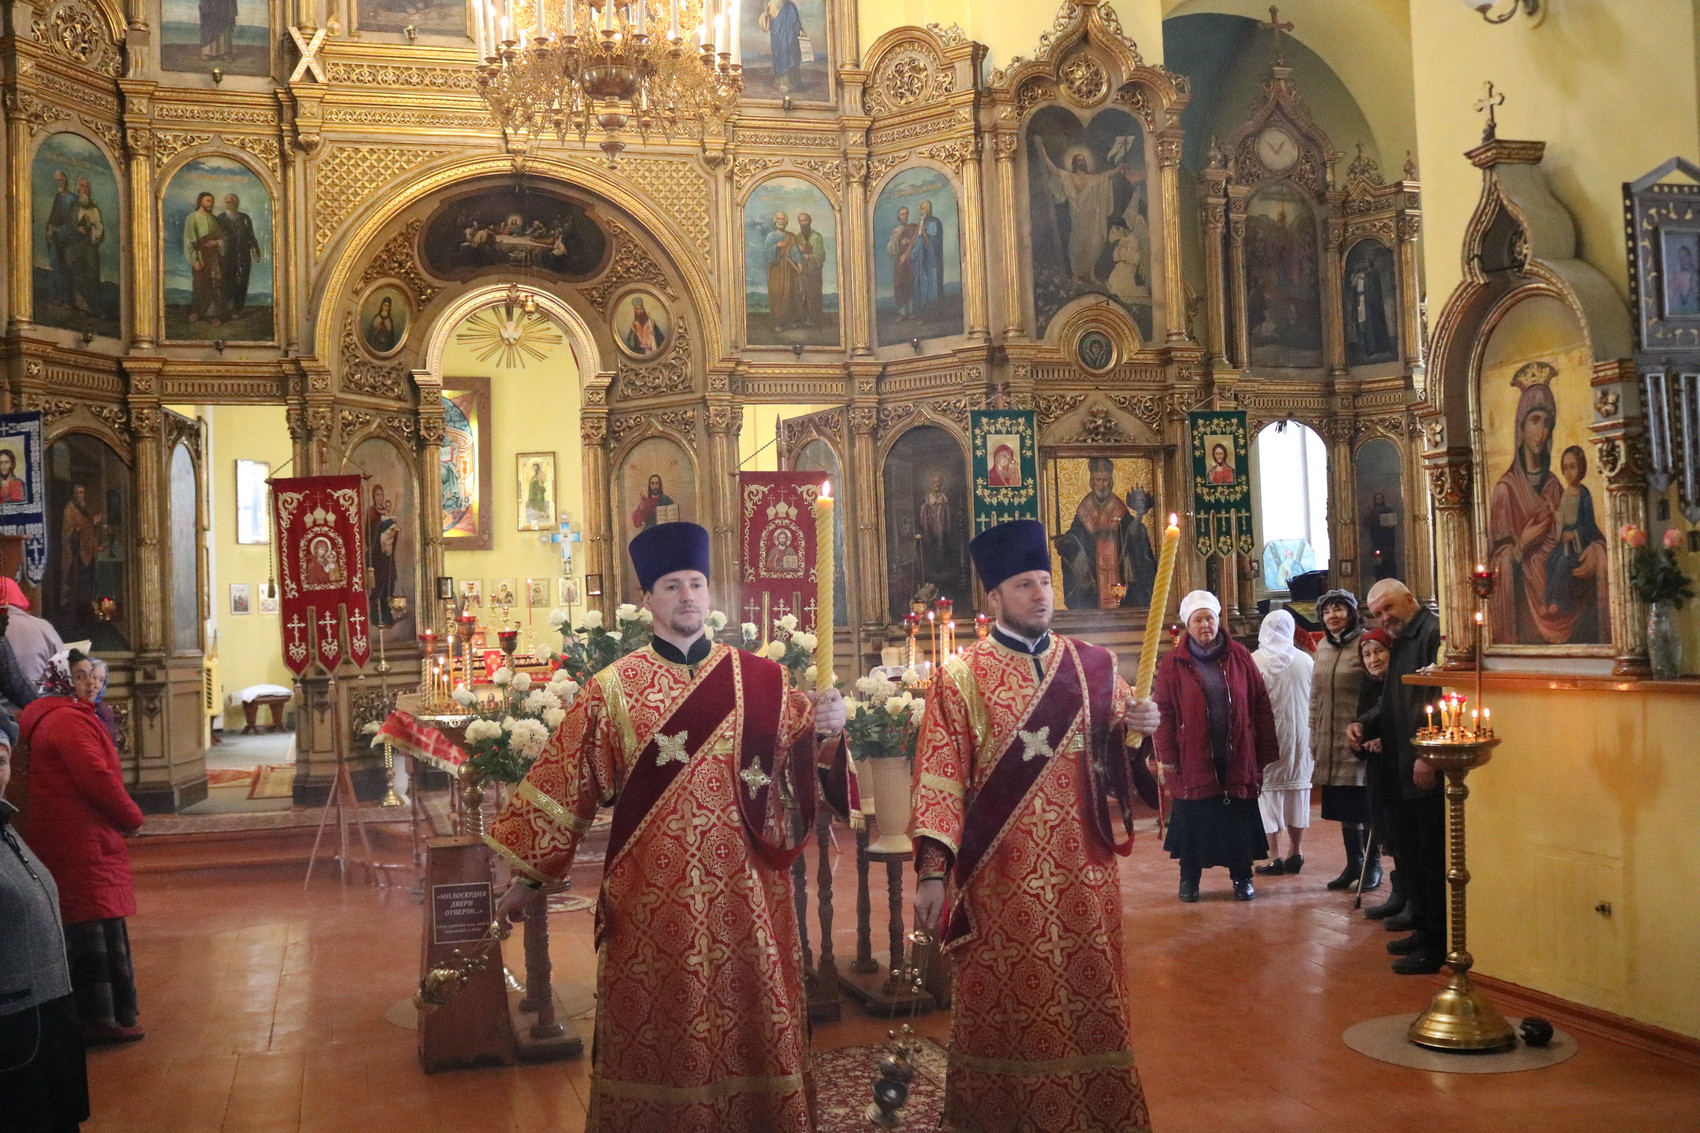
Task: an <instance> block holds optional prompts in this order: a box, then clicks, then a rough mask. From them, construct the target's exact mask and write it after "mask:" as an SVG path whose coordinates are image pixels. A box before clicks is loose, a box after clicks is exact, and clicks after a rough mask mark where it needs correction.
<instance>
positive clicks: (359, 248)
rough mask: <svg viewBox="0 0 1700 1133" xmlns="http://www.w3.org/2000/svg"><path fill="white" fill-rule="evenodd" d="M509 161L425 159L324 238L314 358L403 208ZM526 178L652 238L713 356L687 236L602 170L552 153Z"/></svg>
mask: <svg viewBox="0 0 1700 1133" xmlns="http://www.w3.org/2000/svg"><path fill="white" fill-rule="evenodd" d="M513 173H514V168H513V160H512V158H510V157H507V156H505V155H501V154H490V155H486V156H480V157H463V158H457V159H454V160H451V161H447V162H444V163H438V164H431V165H427V166H425V167H423V168H422V169H420V170H416V171H414V172H412V173H410V174H408V175H406V176H405V177H403V178H402V179H401V180H400V181H399V182H398V183H396V185H395V186H394V187H393V188H392V189H390V190H388V191H386V193H385V194H384V196H383V197H382V199H381V200H379V201H377V202H375V203H373V204H371V205H370V206H369V207H368V208H367V209H366V211H365V212H364V213H361V212H360V211H358V210H357V211H356V213H355V216H356V217H357V218H358V219H357V220H356V221H355V222H354V224H353V227H352V228H349V229H348V230H347V232H346V234H345V235H344V236H343V238H342V239H341V240H339V241H335V242H333V243H332V245H331V246H330V248H329V249H328V251H327V255H328V256H329V257H330V263H331V267H330V270H329V271H328V272H326V273H325V274H324V275H322V276H321V277H320V279H319V281H318V283H317V285H316V287H315V289H314V294H313V295H312V296H311V297H310V298H309V301H308V303H307V304H306V306H307V307H308V308H309V309H311V310H314V311H316V312H317V315H316V317H315V321H316V326H315V328H314V335H313V342H312V348H313V353H314V355H315V356H317V357H319V358H331V357H334V356H335V353H336V348H337V341H336V340H337V335H338V334H339V329H338V324H337V323H336V321H335V315H336V309H337V305H338V304H339V303H340V302H342V300H343V297H344V293H345V292H346V291H347V290H348V288H349V286H350V277H351V276H352V275H353V274H354V272H356V271H357V270H359V268H360V266H361V265H362V264H364V262H365V261H366V260H367V259H368V258H370V255H371V254H372V253H374V252H375V251H376V250H377V248H378V247H379V241H380V239H382V238H386V235H385V233H386V229H387V228H388V226H389V225H390V224H391V223H392V222H393V221H395V220H396V219H397V218H398V217H400V216H401V215H402V214H403V213H404V212H405V211H406V210H407V209H409V208H411V207H413V206H414V205H416V204H419V203H420V202H423V201H426V200H427V199H429V198H431V197H433V196H435V195H437V194H439V193H441V192H442V191H443V190H445V189H448V188H450V187H452V186H455V185H457V184H459V183H462V182H470V181H474V180H476V179H479V178H485V177H493V176H512V175H513ZM526 175H527V176H536V177H539V178H558V179H559V180H561V181H563V182H565V183H566V184H569V185H571V186H573V187H575V188H578V189H580V190H582V191H584V192H587V193H591V194H594V195H596V196H599V197H601V198H602V199H603V200H606V201H608V202H609V203H610V204H612V205H613V206H614V207H616V208H618V209H620V210H621V211H623V212H625V213H626V214H627V215H628V216H629V217H630V218H631V219H632V220H634V221H635V222H636V223H637V225H638V226H639V228H640V230H641V232H640V233H639V234H640V235H642V236H647V237H649V238H650V239H651V240H653V241H654V242H655V243H656V244H657V245H658V246H659V248H660V250H661V254H662V256H663V257H664V258H665V260H666V264H667V267H669V268H670V269H671V270H672V271H674V272H675V273H676V274H677V276H678V277H679V278H680V279H682V280H683V281H684V284H685V292H686V296H687V298H688V299H689V301H690V305H691V307H693V308H694V310H695V311H696V312H697V318H696V324H697V330H698V332H699V333H700V334H701V335H702V336H703V339H704V343H703V346H704V358H705V361H711V360H713V359H716V358H719V357H721V356H722V355H723V354H724V353H725V349H726V343H725V340H724V335H723V333H722V320H721V318H720V303H719V298H718V292H717V290H716V288H715V287H714V286H713V283H712V280H711V279H710V270H709V269H710V266H711V265H709V264H708V263H705V262H704V260H703V258H702V257H701V256H700V255H697V254H693V252H692V250H691V249H692V241H691V240H690V238H689V237H687V236H686V235H685V234H684V233H682V232H680V231H679V229H678V227H677V226H676V225H675V224H674V223H673V222H672V221H671V220H670V219H668V217H667V216H666V215H665V214H663V213H661V212H659V211H658V210H657V209H656V208H655V207H654V206H653V205H651V204H650V203H649V202H648V201H647V200H646V199H645V198H643V197H642V196H640V195H638V194H637V193H635V192H633V191H632V190H631V188H630V187H629V186H628V185H627V184H626V183H625V182H623V181H621V180H618V179H617V178H614V177H611V176H609V174H608V171H607V170H606V169H600V168H596V167H593V166H591V165H588V164H579V163H578V162H569V161H566V160H563V159H561V158H559V157H555V156H550V155H538V156H533V157H531V158H529V159H528V160H527V162H526Z"/></svg>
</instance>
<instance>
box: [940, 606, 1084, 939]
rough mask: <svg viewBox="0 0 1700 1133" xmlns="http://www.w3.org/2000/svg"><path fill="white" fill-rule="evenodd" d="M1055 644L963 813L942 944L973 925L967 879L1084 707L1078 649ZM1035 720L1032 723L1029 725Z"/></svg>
mask: <svg viewBox="0 0 1700 1133" xmlns="http://www.w3.org/2000/svg"><path fill="white" fill-rule="evenodd" d="M1056 646H1057V647H1058V648H1063V649H1066V650H1067V651H1068V653H1067V655H1066V656H1065V657H1063V658H1062V660H1061V662H1059V663H1058V665H1057V667H1056V669H1055V670H1053V672H1052V674H1051V676H1050V678H1049V679H1048V680H1047V681H1046V683H1045V684H1044V685H1043V686H1042V687H1041V688H1040V689H1039V694H1038V695H1037V696H1035V697H1034V698H1033V703H1032V704H1031V705H1030V706H1029V707H1028V709H1027V715H1026V716H1024V717H1023V718H1022V720H1021V722H1020V723H1019V724H1017V725H1016V728H1015V736H1014V738H1013V739H1012V740H1011V741H1010V744H1009V746H1008V747H1006V748H1005V749H1004V752H1003V754H1002V756H1000V757H999V759H998V761H997V764H996V766H994V767H993V768H992V773H991V774H990V775H988V776H986V781H985V782H984V783H982V784H981V785H980V789H979V790H978V791H976V792H975V794H974V801H973V803H971V804H970V805H969V807H968V813H967V814H966V815H965V816H964V819H963V824H962V848H961V849H960V850H959V851H958V852H957V855H956V865H955V880H956V891H957V898H956V906H955V908H953V909H952V910H951V913H950V921H949V923H948V924H947V925H946V927H945V935H944V942H945V943H946V944H947V945H948V944H950V943H951V942H952V941H955V940H958V939H960V938H962V937H964V936H967V935H968V934H969V933H971V932H973V931H974V929H973V926H972V925H971V924H970V923H969V918H968V901H967V898H966V894H967V891H968V886H969V883H970V882H972V881H973V879H974V875H975V874H976V873H977V872H978V871H979V868H980V865H981V863H983V862H984V861H985V860H986V858H988V857H989V856H990V855H991V852H992V850H993V849H995V848H996V846H997V844H998V842H999V841H1001V840H1002V838H1003V835H1004V831H1005V830H1006V829H1007V828H1008V827H1009V824H1010V820H1011V819H1012V818H1014V817H1015V814H1016V812H1017V811H1018V810H1019V809H1020V808H1021V803H1022V801H1023V800H1025V799H1026V798H1027V794H1028V792H1029V791H1031V790H1032V788H1033V784H1035V783H1037V782H1038V781H1039V777H1040V776H1041V775H1043V774H1044V772H1045V768H1046V767H1048V766H1049V765H1050V762H1051V760H1052V759H1054V758H1055V755H1054V754H1053V753H1054V751H1055V749H1056V745H1057V744H1059V743H1061V742H1062V739H1063V737H1064V736H1066V735H1068V733H1069V730H1070V729H1072V728H1073V727H1074V722H1075V720H1076V718H1078V717H1079V715H1080V711H1081V709H1082V707H1084V702H1085V689H1084V688H1083V687H1082V685H1081V672H1080V670H1081V666H1080V665H1079V664H1077V659H1078V658H1079V657H1080V656H1081V653H1080V651H1079V650H1076V649H1075V648H1073V643H1072V642H1069V641H1067V640H1066V639H1061V638H1059V639H1056ZM1035 724H1037V727H1033V726H1032V725H1035ZM1041 751H1042V752H1043V755H1042V757H1041V755H1040V754H1039V753H1040V752H1041Z"/></svg>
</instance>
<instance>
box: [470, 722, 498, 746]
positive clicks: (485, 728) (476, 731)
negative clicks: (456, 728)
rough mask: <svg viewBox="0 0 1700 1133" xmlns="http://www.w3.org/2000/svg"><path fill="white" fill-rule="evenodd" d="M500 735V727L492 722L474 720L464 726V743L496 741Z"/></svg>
mask: <svg viewBox="0 0 1700 1133" xmlns="http://www.w3.org/2000/svg"><path fill="white" fill-rule="evenodd" d="M501 734H502V726H501V725H500V724H498V723H496V722H495V721H494V720H483V719H479V720H474V721H473V722H472V723H470V724H468V725H467V726H466V742H467V743H469V744H475V743H478V742H479V741H480V740H488V739H496V738H497V737H499V736H500V735H501Z"/></svg>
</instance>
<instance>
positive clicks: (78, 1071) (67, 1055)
mask: <svg viewBox="0 0 1700 1133" xmlns="http://www.w3.org/2000/svg"><path fill="white" fill-rule="evenodd" d="M11 774H12V747H11V745H10V744H9V743H8V742H7V741H6V740H4V739H3V738H0V1133H23V1131H24V1130H54V1131H74V1130H75V1129H76V1128H77V1126H78V1125H79V1124H80V1123H82V1122H83V1121H86V1120H87V1119H88V1116H89V1081H88V1069H87V1065H86V1063H85V1061H84V1057H83V1040H82V1036H81V1035H80V1034H79V1033H78V1026H77V1004H76V1000H75V998H74V997H73V996H72V994H71V971H70V968H69V967H68V966H67V965H66V963H65V935H64V933H63V931H62V930H61V929H60V927H59V890H58V889H57V888H56V887H55V886H54V884H53V875H52V874H51V873H49V872H48V869H47V867H46V866H45V865H43V864H42V862H41V859H40V858H38V857H36V856H35V855H34V854H33V853H31V852H30V848H29V846H27V845H26V844H25V843H24V841H23V839H21V838H20V837H19V836H18V834H17V832H16V831H14V830H13V829H12V816H13V815H15V814H16V813H17V808H16V807H14V806H13V805H12V804H11V803H9V802H7V801H6V799H5V794H6V784H7V781H8V780H9V779H10V778H11Z"/></svg>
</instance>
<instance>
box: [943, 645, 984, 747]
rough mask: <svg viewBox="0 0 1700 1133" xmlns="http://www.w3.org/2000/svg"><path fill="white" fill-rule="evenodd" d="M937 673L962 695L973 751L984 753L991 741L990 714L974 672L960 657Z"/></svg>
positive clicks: (952, 658) (953, 659)
mask: <svg viewBox="0 0 1700 1133" xmlns="http://www.w3.org/2000/svg"><path fill="white" fill-rule="evenodd" d="M939 673H940V675H941V676H943V677H944V678H945V679H946V680H948V681H949V682H950V683H951V684H953V685H955V686H956V691H957V692H958V693H960V694H961V695H962V706H963V707H964V708H965V709H967V711H968V722H969V724H970V725H971V726H972V727H973V729H974V750H975V751H976V752H978V751H984V750H985V748H986V745H987V743H988V742H990V740H991V733H992V714H991V713H990V712H989V711H987V709H986V700H985V698H984V697H983V696H981V695H980V682H979V681H977V680H975V679H974V670H973V669H971V668H969V666H968V662H967V661H964V660H963V659H962V658H961V657H951V658H948V659H947V660H946V661H945V663H944V665H943V666H942V667H941V668H940V670H939Z"/></svg>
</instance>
